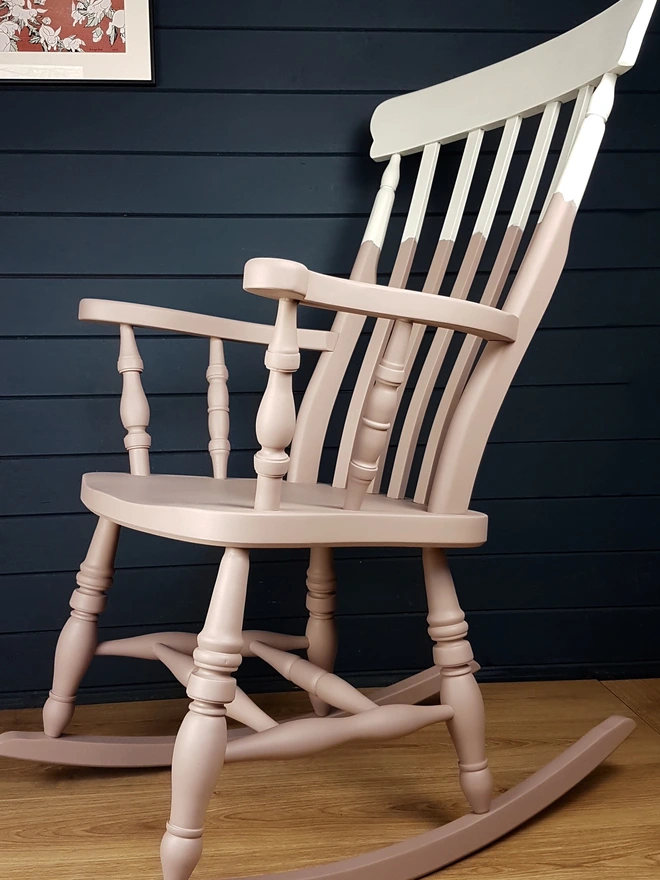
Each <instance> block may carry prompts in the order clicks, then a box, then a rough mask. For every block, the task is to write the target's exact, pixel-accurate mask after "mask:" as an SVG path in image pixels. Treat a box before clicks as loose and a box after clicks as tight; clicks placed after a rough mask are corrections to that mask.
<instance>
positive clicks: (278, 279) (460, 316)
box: [243, 258, 518, 342]
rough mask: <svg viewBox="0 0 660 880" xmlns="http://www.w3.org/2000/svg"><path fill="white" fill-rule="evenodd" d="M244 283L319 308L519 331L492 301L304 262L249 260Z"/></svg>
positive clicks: (487, 332)
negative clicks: (347, 275)
mask: <svg viewBox="0 0 660 880" xmlns="http://www.w3.org/2000/svg"><path fill="white" fill-rule="evenodd" d="M243 287H244V288H245V290H247V291H249V292H250V293H256V294H257V295H259V296H267V297H271V298H273V299H280V298H283V297H285V298H289V299H296V300H299V301H300V302H302V303H303V304H304V305H308V306H316V307H317V308H321V309H333V310H336V311H339V312H357V313H359V314H361V315H372V316H374V317H377V318H391V319H394V320H401V321H410V322H411V323H413V324H426V325H427V326H429V327H445V328H447V329H449V330H458V331H459V332H462V333H471V334H473V335H474V336H480V337H481V338H482V339H490V340H495V341H498V342H513V341H514V340H515V338H516V333H517V331H518V317H517V316H516V315H513V314H510V313H509V312H503V311H501V310H500V309H494V308H492V307H491V306H484V305H481V304H480V303H473V302H467V301H464V300H459V299H452V298H451V297H448V296H431V295H430V294H428V293H417V292H416V291H413V290H402V289H400V288H397V287H384V286H383V285H380V284H365V283H363V282H362V281H350V280H348V279H344V278H333V277H332V276H330V275H320V274H319V273H318V272H310V270H309V269H308V268H307V267H306V266H303V265H302V263H294V262H292V261H291V260H276V259H270V258H257V259H254V260H249V261H248V262H247V263H246V264H245V270H244V276H243Z"/></svg>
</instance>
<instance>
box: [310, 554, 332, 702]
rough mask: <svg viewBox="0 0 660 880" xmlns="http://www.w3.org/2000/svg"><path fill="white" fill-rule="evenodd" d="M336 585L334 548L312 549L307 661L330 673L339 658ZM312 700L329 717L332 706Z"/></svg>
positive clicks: (311, 695) (316, 698)
mask: <svg viewBox="0 0 660 880" xmlns="http://www.w3.org/2000/svg"><path fill="white" fill-rule="evenodd" d="M336 585H337V582H336V579H335V566H334V560H333V553H332V547H312V548H311V549H310V552H309V568H308V569H307V610H308V611H309V620H308V622H307V629H306V630H305V635H306V636H307V639H308V641H309V647H308V649H307V659H308V660H309V661H310V663H314V664H315V665H316V666H320V667H321V669H325V670H327V671H328V672H332V671H333V670H334V667H335V658H336V656H337V624H336V622H335V609H336V607H337V598H336V593H335V590H336ZM309 699H310V701H311V703H312V707H313V708H314V711H315V712H316V714H317V715H327V714H328V712H329V711H330V706H329V705H328V704H327V703H326V702H325V701H324V700H321V699H320V698H319V697H316V696H314V694H310V696H309Z"/></svg>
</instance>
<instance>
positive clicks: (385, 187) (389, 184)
mask: <svg viewBox="0 0 660 880" xmlns="http://www.w3.org/2000/svg"><path fill="white" fill-rule="evenodd" d="M400 166H401V156H399V154H398V153H395V154H394V155H393V156H392V157H391V158H390V161H389V162H388V163H387V167H386V169H385V171H384V172H383V176H382V178H381V183H380V189H379V190H378V194H377V195H376V199H375V201H374V204H373V208H372V209H371V215H370V217H369V222H368V223H367V228H366V229H365V231H364V236H363V238H362V242H363V243H364V242H365V241H371V242H373V243H374V244H375V245H376V247H377V248H379V249H382V247H383V242H384V241H385V234H386V233H387V226H388V224H389V222H390V215H391V213H392V207H393V205H394V195H395V193H396V188H397V186H398V184H399V175H400Z"/></svg>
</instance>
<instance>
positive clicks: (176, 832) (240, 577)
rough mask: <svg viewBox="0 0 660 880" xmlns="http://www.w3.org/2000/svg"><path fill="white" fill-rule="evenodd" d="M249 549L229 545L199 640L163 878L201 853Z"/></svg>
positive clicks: (223, 732)
mask: <svg viewBox="0 0 660 880" xmlns="http://www.w3.org/2000/svg"><path fill="white" fill-rule="evenodd" d="M248 570H249V554H248V551H247V550H239V549H237V548H234V547H228V548H227V549H226V550H225V554H224V556H223V558H222V562H221V564H220V570H219V572H218V578H217V581H216V584H215V588H214V590H213V596H212V598H211V603H210V605H209V610H208V613H207V615H206V622H205V623H204V628H203V629H202V631H201V633H200V634H199V637H198V639H197V645H198V647H197V648H196V650H195V652H194V654H193V659H194V661H195V667H194V669H193V671H192V673H191V675H190V678H189V679H188V696H189V697H190V698H191V699H192V702H191V704H190V707H189V710H188V714H187V715H186V717H185V718H184V720H183V722H182V724H181V727H180V728H179V733H178V735H177V738H176V743H175V745H174V755H173V757H172V807H171V811H170V819H169V822H168V823H167V830H166V831H165V834H164V836H163V840H162V843H161V848H160V856H161V863H162V866H163V877H164V880H188V878H189V877H190V875H191V874H192V872H193V871H194V870H195V867H196V865H197V863H198V861H199V859H200V857H201V855H202V833H203V826H204V816H205V814H206V810H207V807H208V804H209V801H210V800H211V796H212V794H213V789H214V787H215V784H216V781H217V778H218V776H219V774H220V770H221V769H222V766H223V764H224V759H225V751H226V748H227V719H226V714H227V712H226V709H225V706H226V704H227V703H230V702H231V701H232V700H233V699H234V695H235V693H236V682H235V680H234V678H233V677H232V673H233V672H236V670H237V669H238V667H239V665H240V663H241V653H240V652H241V648H242V647H243V638H242V635H241V633H242V629H243V612H244V608H245V596H246V591H247V579H248Z"/></svg>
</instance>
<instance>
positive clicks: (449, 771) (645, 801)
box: [0, 681, 660, 880]
mask: <svg viewBox="0 0 660 880" xmlns="http://www.w3.org/2000/svg"><path fill="white" fill-rule="evenodd" d="M483 692H484V697H485V700H486V704H487V717H488V719H489V725H488V735H489V740H490V758H491V766H492V767H493V770H494V774H495V780H496V786H497V789H498V791H500V792H501V791H503V790H505V789H507V788H510V787H511V786H513V785H515V784H516V783H518V782H520V781H521V780H522V779H524V778H525V777H526V776H528V775H529V774H530V773H532V772H533V771H534V770H536V769H537V768H538V767H540V766H541V765H543V764H545V763H546V762H547V761H549V760H550V759H551V758H552V757H553V756H554V755H556V754H557V753H558V752H560V751H561V750H562V749H564V748H566V747H567V746H568V745H569V744H570V743H571V742H572V741H573V740H575V739H577V738H578V737H579V736H580V735H581V734H583V733H585V732H586V731H587V730H588V729H589V728H590V727H591V726H593V725H594V724H597V723H598V722H599V721H601V720H603V719H604V718H605V717H607V716H608V715H611V714H623V715H629V716H632V717H636V720H637V723H638V727H637V730H636V731H635V732H634V733H633V735H632V736H631V737H630V738H629V739H628V740H627V741H626V742H625V743H624V744H623V746H621V748H620V749H619V750H618V751H617V752H615V754H614V755H613V756H612V757H611V758H610V759H609V760H608V761H607V762H606V764H604V765H602V766H601V767H600V768H599V769H598V770H597V771H596V772H595V773H594V774H593V775H592V777H591V778H590V779H588V780H586V781H585V782H584V783H582V785H580V786H579V787H578V788H576V789H575V790H574V791H573V792H571V793H570V794H569V795H568V796H567V797H565V798H564V799H563V800H562V801H560V802H559V803H558V804H556V805H555V806H554V807H552V808H551V809H550V810H548V811H546V812H545V813H544V814H542V815H541V816H540V817H538V818H537V819H535V820H533V821H531V822H530V823H528V824H527V825H526V826H525V827H523V828H522V829H520V830H519V831H517V832H515V833H514V834H513V835H511V836H510V837H509V838H506V839H504V840H502V841H500V842H499V843H497V844H495V845H493V846H491V847H490V848H489V849H486V850H484V851H482V852H480V853H478V854H476V855H474V856H472V857H471V858H470V859H468V860H466V861H464V862H462V863H459V864H457V865H453V866H452V867H449V868H446V869H445V870H444V872H442V873H443V876H444V878H446V880H459V878H467V877H469V878H475V877H483V878H489V880H491V878H498V877H502V878H507V880H523V878H524V880H536V878H539V880H540V878H544V880H548V878H552V880H577V878H580V880H647V878H648V880H651V878H653V880H660V681H644V682H641V681H630V682H624V681H619V682H608V683H598V682H594V681H584V682H559V683H555V682H542V683H532V684H486V685H484V686H483ZM261 702H262V705H263V706H264V708H266V709H267V711H270V712H272V713H273V714H279V715H280V716H283V715H287V714H290V713H294V714H295V713H297V712H300V711H301V710H302V711H305V710H306V705H305V698H304V696H303V695H301V694H295V695H287V696H279V697H278V696H268V697H264V698H263V700H262V701H261ZM184 710H185V704H184V703H181V702H178V701H177V702H172V701H169V702H159V703H133V704H122V705H113V706H89V707H83V708H81V709H79V710H78V715H77V718H76V722H75V728H76V730H75V732H81V731H83V730H84V731H86V732H88V733H99V732H105V733H114V734H120V733H123V734H126V733H145V734H151V735H156V734H162V733H169V732H174V731H175V730H176V727H177V723H178V720H179V719H180V717H181V716H182V714H183V712H184ZM38 719H39V714H38V713H37V712H35V711H32V710H30V711H23V712H18V711H12V712H0V731H2V730H8V729H15V728H22V729H38ZM72 732H74V731H73V730H72ZM454 767H455V764H454V756H453V753H452V749H451V745H450V743H449V741H448V738H447V734H446V731H445V729H444V725H440V726H439V727H436V728H427V729H426V730H424V731H421V732H420V733H418V734H415V735H414V736H410V737H408V738H407V739H405V740H401V741H399V742H396V743H391V744H379V745H377V746H374V747H369V748H366V747H363V746H360V745H353V746H351V747H345V748H343V749H339V750H336V751H334V752H329V753H327V754H325V755H319V756H317V757H315V758H312V759H305V760H301V761H295V762H289V763H283V762H279V763H261V764H260V763H255V764H234V765H231V766H229V767H227V768H226V769H225V771H224V773H223V776H222V779H221V782H220V784H219V785H218V787H217V789H216V794H215V796H214V799H213V802H212V804H211V808H210V810H209V821H208V826H207V834H206V849H205V853H204V857H203V860H202V863H201V864H200V867H199V868H198V871H197V873H196V874H195V878H199V880H220V878H226V877H235V876H242V875H247V874H258V873H263V872H265V871H267V870H270V871H277V870H284V869H285V868H291V867H299V866H303V865H308V864H312V863H314V862H315V861H321V860H323V861H331V860H334V859H338V858H342V857H345V856H348V855H352V854H355V853H358V852H362V851H365V850H369V849H374V848H375V847H379V846H384V845H386V844H389V843H394V842H395V841H397V840H400V839H402V838H404V837H408V836H411V835H413V834H418V833H420V832H423V831H426V830H429V829H431V828H433V827H435V826H437V825H438V824H441V823H444V822H448V821H450V820H451V819H454V818H456V817H458V816H460V815H461V814H462V813H464V812H465V811H466V808H465V804H464V803H463V800H462V797H461V793H460V790H459V788H458V785H457V781H456V774H455V770H454ZM167 812H168V772H167V771H149V772H146V773H145V772H143V771H140V772H137V771H136V772H126V773H118V772H116V771H97V770H81V769H70V768H69V769H62V768H54V767H43V766H39V765H36V764H21V763H18V762H11V761H7V760H4V759H0V877H1V878H2V880H28V878H35V880H37V878H38V880H97V878H98V880H101V878H102V880H111V878H112V880H158V878H160V872H159V863H158V844H159V840H160V836H161V832H162V830H163V824H164V820H165V818H166V815H167ZM435 876H439V875H435Z"/></svg>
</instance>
